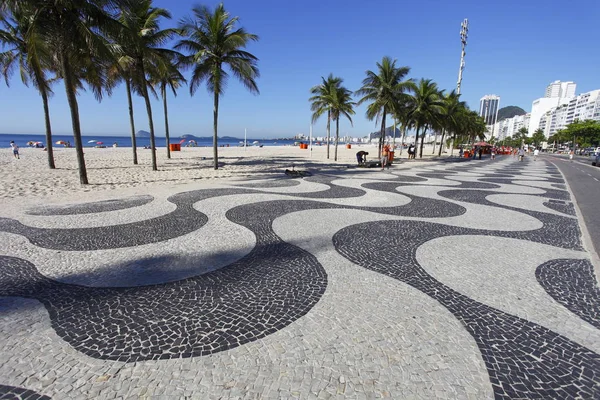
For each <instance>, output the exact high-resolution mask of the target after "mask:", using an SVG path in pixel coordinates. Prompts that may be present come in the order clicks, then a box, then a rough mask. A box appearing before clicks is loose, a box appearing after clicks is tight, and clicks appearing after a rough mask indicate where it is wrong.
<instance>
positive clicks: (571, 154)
mask: <svg viewBox="0 0 600 400" xmlns="http://www.w3.org/2000/svg"><path fill="white" fill-rule="evenodd" d="M569 160H571V161H573V150H571V151H569Z"/></svg>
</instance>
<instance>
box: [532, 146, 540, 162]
mask: <svg viewBox="0 0 600 400" xmlns="http://www.w3.org/2000/svg"><path fill="white" fill-rule="evenodd" d="M539 154H540V151H539V150H538V149H535V150H534V151H533V161H537V157H538V155H539Z"/></svg>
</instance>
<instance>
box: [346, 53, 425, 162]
mask: <svg viewBox="0 0 600 400" xmlns="http://www.w3.org/2000/svg"><path fill="white" fill-rule="evenodd" d="M409 71H410V68H409V67H397V66H396V60H392V59H391V58H390V57H387V56H386V57H383V59H382V60H381V62H378V63H377V72H373V71H366V74H367V77H366V78H365V79H364V80H363V82H362V87H361V88H360V89H359V90H357V91H356V95H358V96H362V98H361V99H360V100H359V101H358V104H359V105H360V104H362V103H365V102H369V103H370V104H369V105H368V106H367V113H366V114H367V118H368V119H369V120H373V119H378V118H381V133H380V136H379V146H378V147H379V150H378V153H379V157H381V151H382V149H383V140H384V137H385V122H386V118H387V116H388V115H390V114H391V113H392V112H393V111H394V107H396V104H397V103H398V101H400V99H401V97H402V95H403V94H404V93H405V92H407V91H411V90H414V84H413V82H412V80H410V79H409V80H406V81H404V80H403V79H404V78H405V77H406V75H407V74H408V72H409Z"/></svg>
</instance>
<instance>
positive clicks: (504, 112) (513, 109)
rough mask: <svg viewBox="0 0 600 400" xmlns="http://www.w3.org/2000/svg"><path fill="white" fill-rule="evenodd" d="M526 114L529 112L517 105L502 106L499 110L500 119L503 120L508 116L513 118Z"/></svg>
mask: <svg viewBox="0 0 600 400" xmlns="http://www.w3.org/2000/svg"><path fill="white" fill-rule="evenodd" d="M525 114H527V113H526V112H525V110H523V109H522V108H521V107H517V106H506V107H502V108H501V109H499V110H498V121H502V120H504V119H507V118H512V117H515V116H517V115H525Z"/></svg>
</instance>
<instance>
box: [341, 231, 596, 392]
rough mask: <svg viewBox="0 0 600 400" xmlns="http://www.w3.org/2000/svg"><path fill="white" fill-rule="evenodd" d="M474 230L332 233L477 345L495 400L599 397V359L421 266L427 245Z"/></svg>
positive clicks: (355, 257) (345, 249)
mask: <svg viewBox="0 0 600 400" xmlns="http://www.w3.org/2000/svg"><path fill="white" fill-rule="evenodd" d="M473 234H481V235H486V234H487V233H485V232H481V231H479V232H477V231H476V230H472V229H465V228H458V227H451V226H445V225H441V224H433V223H428V222H416V221H378V222H370V223H363V224H358V225H353V226H350V227H347V228H344V229H342V230H340V231H339V232H337V233H336V234H335V235H334V238H333V243H334V246H335V248H336V250H337V251H338V252H339V253H340V254H342V255H343V256H344V257H346V258H347V259H349V260H350V261H352V262H354V263H356V264H358V265H361V266H362V267H364V268H367V269H370V270H373V271H376V272H379V273H381V274H384V275H387V276H390V277H392V278H395V279H398V280H400V281H402V282H405V283H407V284H409V285H411V286H412V287H414V288H416V289H418V290H420V291H422V292H423V293H425V294H427V295H429V296H430V297H432V298H433V299H435V300H437V301H438V302H439V303H440V304H441V305H442V306H444V307H445V308H446V309H448V311H450V312H451V313H452V314H453V315H454V316H455V317H456V318H457V319H458V320H459V321H460V322H461V323H462V324H463V326H464V327H465V328H466V329H467V330H468V332H469V333H470V334H471V335H472V336H473V338H474V339H475V341H476V343H477V345H478V347H479V349H480V351H481V354H482V358H483V360H484V362H485V365H486V367H487V369H488V373H489V376H490V381H491V382H498V384H492V387H493V390H494V394H495V397H496V398H500V399H513V398H523V399H539V398H586V399H587V398H589V399H592V398H598V396H599V395H600V355H598V354H596V353H595V352H593V351H591V350H589V349H587V348H586V347H583V346H581V345H579V344H577V343H575V342H573V341H571V340H569V339H568V338H565V337H563V336H561V335H559V334H557V333H555V332H553V331H551V330H549V329H547V328H545V327H542V326H540V325H537V324H534V323H532V322H530V321H527V320H525V319H522V318H518V317H515V316H513V315H510V314H508V313H505V312H502V311H500V310H497V309H494V308H492V307H489V306H487V305H485V304H482V303H479V302H477V301H474V300H472V299H470V298H468V297H466V296H464V295H462V294H461V293H458V292H456V291H455V290H453V289H451V288H449V287H447V286H445V285H444V284H442V283H440V282H438V281H437V280H435V279H434V278H433V277H432V276H431V275H429V274H428V273H427V272H426V271H425V270H424V269H423V268H422V267H421V266H420V265H419V264H418V262H417V260H416V251H417V249H418V248H419V247H420V246H421V245H422V244H423V243H425V242H427V241H430V240H432V239H435V238H439V237H443V236H451V235H473Z"/></svg>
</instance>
